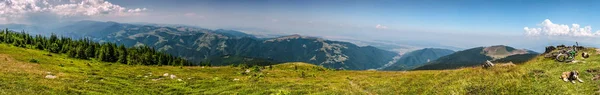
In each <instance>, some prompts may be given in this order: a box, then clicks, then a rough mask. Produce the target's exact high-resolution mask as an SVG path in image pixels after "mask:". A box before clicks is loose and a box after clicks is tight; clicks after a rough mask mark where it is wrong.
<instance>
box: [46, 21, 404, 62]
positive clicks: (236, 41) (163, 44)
mask: <svg viewBox="0 0 600 95" xmlns="http://www.w3.org/2000/svg"><path fill="white" fill-rule="evenodd" d="M56 31H59V32H56V33H57V34H61V35H65V36H69V37H73V38H82V37H87V38H92V39H94V40H97V41H100V42H115V43H119V44H124V45H126V46H140V45H145V46H150V47H154V48H155V49H158V50H160V51H164V52H167V53H170V54H174V55H177V56H181V57H184V58H186V59H188V60H192V61H196V62H202V61H212V62H211V64H213V65H227V63H221V62H227V61H220V60H216V59H215V58H216V57H222V56H233V57H243V58H256V59H265V60H272V61H275V62H308V63H313V64H315V65H320V66H324V67H328V68H344V69H350V70H365V69H373V68H379V67H381V66H383V65H384V64H386V63H388V62H389V61H390V60H392V58H393V57H394V56H396V55H397V54H396V53H394V52H391V51H386V50H381V49H378V48H375V47H372V46H357V45H354V44H352V43H348V42H340V41H331V40H326V39H322V38H316V37H308V36H301V35H288V36H282V37H277V38H256V37H254V36H252V35H249V34H245V33H243V32H239V31H234V30H223V29H217V30H210V29H203V28H197V27H186V26H159V25H137V24H125V23H117V22H97V21H79V22H75V23H74V24H71V25H66V26H64V27H60V28H57V29H56ZM207 59H212V60H207ZM217 59H218V58H217ZM214 62H219V63H214Z"/></svg>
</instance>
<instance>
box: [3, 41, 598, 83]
mask: <svg viewBox="0 0 600 95" xmlns="http://www.w3.org/2000/svg"><path fill="white" fill-rule="evenodd" d="M0 50H1V51H0V68H2V69H0V76H1V77H0V94H20V95H21V94H261V95H264V94H399V93H402V94H587V95H589V94H595V93H596V91H598V90H599V88H598V85H600V83H599V82H598V81H592V80H591V78H592V77H593V75H595V74H598V73H599V72H594V71H598V70H600V63H599V61H600V55H598V54H597V53H596V52H595V50H593V49H590V50H586V51H588V52H590V53H591V54H592V55H591V57H590V58H589V59H581V58H580V57H578V59H577V60H578V61H579V62H577V63H559V62H555V61H553V60H550V59H544V58H543V57H537V58H535V59H533V60H531V61H529V62H526V63H523V64H518V65H516V66H515V65H497V66H495V67H492V68H490V69H482V68H480V67H472V68H461V69H456V70H424V71H408V72H403V71H398V72H392V71H336V70H331V69H326V68H323V67H320V66H315V65H311V64H306V63H300V62H292V63H284V64H279V65H272V67H271V66H244V65H237V66H220V67H202V66H183V67H181V66H155V65H150V66H147V65H125V64H115V63H112V62H103V61H100V60H98V59H95V58H91V59H89V60H84V59H77V58H70V57H69V56H68V55H67V54H56V53H50V52H48V51H40V50H36V49H28V48H18V47H15V46H13V45H8V44H0ZM48 54H51V55H52V56H48ZM32 58H33V59H36V60H38V63H33V62H30V61H29V60H31V59H32ZM572 70H578V71H579V72H580V73H581V74H580V78H582V79H583V80H584V81H585V82H584V83H576V84H573V83H570V82H564V81H562V80H561V79H559V76H560V74H561V73H562V72H566V71H572ZM587 71H590V72H587Z"/></svg>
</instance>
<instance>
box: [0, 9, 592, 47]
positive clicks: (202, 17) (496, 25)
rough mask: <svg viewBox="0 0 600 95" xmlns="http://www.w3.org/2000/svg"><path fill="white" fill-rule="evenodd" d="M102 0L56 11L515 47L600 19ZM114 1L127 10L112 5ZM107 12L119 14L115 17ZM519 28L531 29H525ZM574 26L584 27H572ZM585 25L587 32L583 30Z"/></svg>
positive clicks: (541, 12) (571, 33)
mask: <svg viewBox="0 0 600 95" xmlns="http://www.w3.org/2000/svg"><path fill="white" fill-rule="evenodd" d="M9 1H10V0H9ZM39 1H49V0H39ZM50 1H51V0H50ZM63 1H66V0H63ZM72 1H73V2H61V3H60V4H69V3H75V4H77V3H78V2H85V1H88V2H105V1H103V0H72ZM106 2H108V3H110V4H111V5H117V6H119V7H118V8H115V9H117V11H114V10H110V11H108V12H99V13H96V14H92V15H87V14H86V15H82V14H85V13H76V14H74V15H68V16H66V17H65V16H64V15H61V16H59V18H60V20H81V19H89V20H100V21H118V22H150V23H163V24H186V25H195V26H200V27H205V28H210V29H219V28H223V29H236V30H241V31H245V32H250V33H273V34H301V35H308V36H319V37H325V38H330V39H357V40H387V41H398V42H407V41H408V42H430V43H439V44H441V45H446V46H454V47H461V48H469V47H475V46H488V45H497V44H504V45H514V46H516V47H517V48H537V47H539V45H538V44H540V45H549V44H554V43H560V42H568V41H581V42H584V43H585V42H588V43H593V44H596V43H595V42H594V41H595V40H597V38H598V37H597V36H598V35H600V34H597V35H596V34H593V33H595V32H596V31H598V29H594V27H593V26H600V21H599V19H598V18H596V17H597V16H598V15H599V12H597V11H596V10H599V9H600V7H598V6H597V5H598V4H600V3H599V2H598V1H594V0H589V1H588V0H585V1H572V0H108V1H106ZM37 3H39V2H37ZM0 4H1V3H0ZM100 6H101V5H100ZM107 6H108V5H107ZM119 8H123V9H125V10H118V9H119ZM135 9H139V11H136V10H135ZM132 10H133V11H132ZM0 11H2V9H0ZM102 11H106V10H102ZM33 12H35V11H33ZM50 12H52V11H50ZM73 12H77V11H73ZM104 13H106V14H104ZM111 13H112V14H117V15H118V16H113V15H111ZM2 16H5V19H4V20H7V19H6V18H7V17H6V16H7V15H2V14H0V18H1V17H2ZM70 18H76V19H70ZM0 21H2V19H0ZM5 22H11V23H19V22H24V21H19V20H12V21H11V20H10V18H9V19H8V20H7V21H5ZM544 22H546V24H544ZM25 23H27V22H26V21H25ZM29 23H32V22H29ZM572 24H578V25H579V26H580V27H576V28H574V26H573V25H572ZM561 25H562V26H564V25H566V26H568V28H565V27H560V26H561ZM585 26H591V29H588V30H586V29H585V28H584V27H585ZM525 27H527V28H529V30H526V29H524V28H525ZM579 28H582V29H579ZM573 29H575V30H573ZM579 30H581V31H583V32H578V31H579ZM590 31H591V33H588V32H590ZM530 44H536V45H530ZM564 44H570V43H564Z"/></svg>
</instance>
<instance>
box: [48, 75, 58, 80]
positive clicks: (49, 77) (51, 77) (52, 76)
mask: <svg viewBox="0 0 600 95" xmlns="http://www.w3.org/2000/svg"><path fill="white" fill-rule="evenodd" d="M46 78H47V79H55V78H57V77H56V76H54V75H46Z"/></svg>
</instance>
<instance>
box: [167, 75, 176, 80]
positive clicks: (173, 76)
mask: <svg viewBox="0 0 600 95" xmlns="http://www.w3.org/2000/svg"><path fill="white" fill-rule="evenodd" d="M169 77H171V79H174V78H177V76H175V75H171V76H169Z"/></svg>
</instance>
